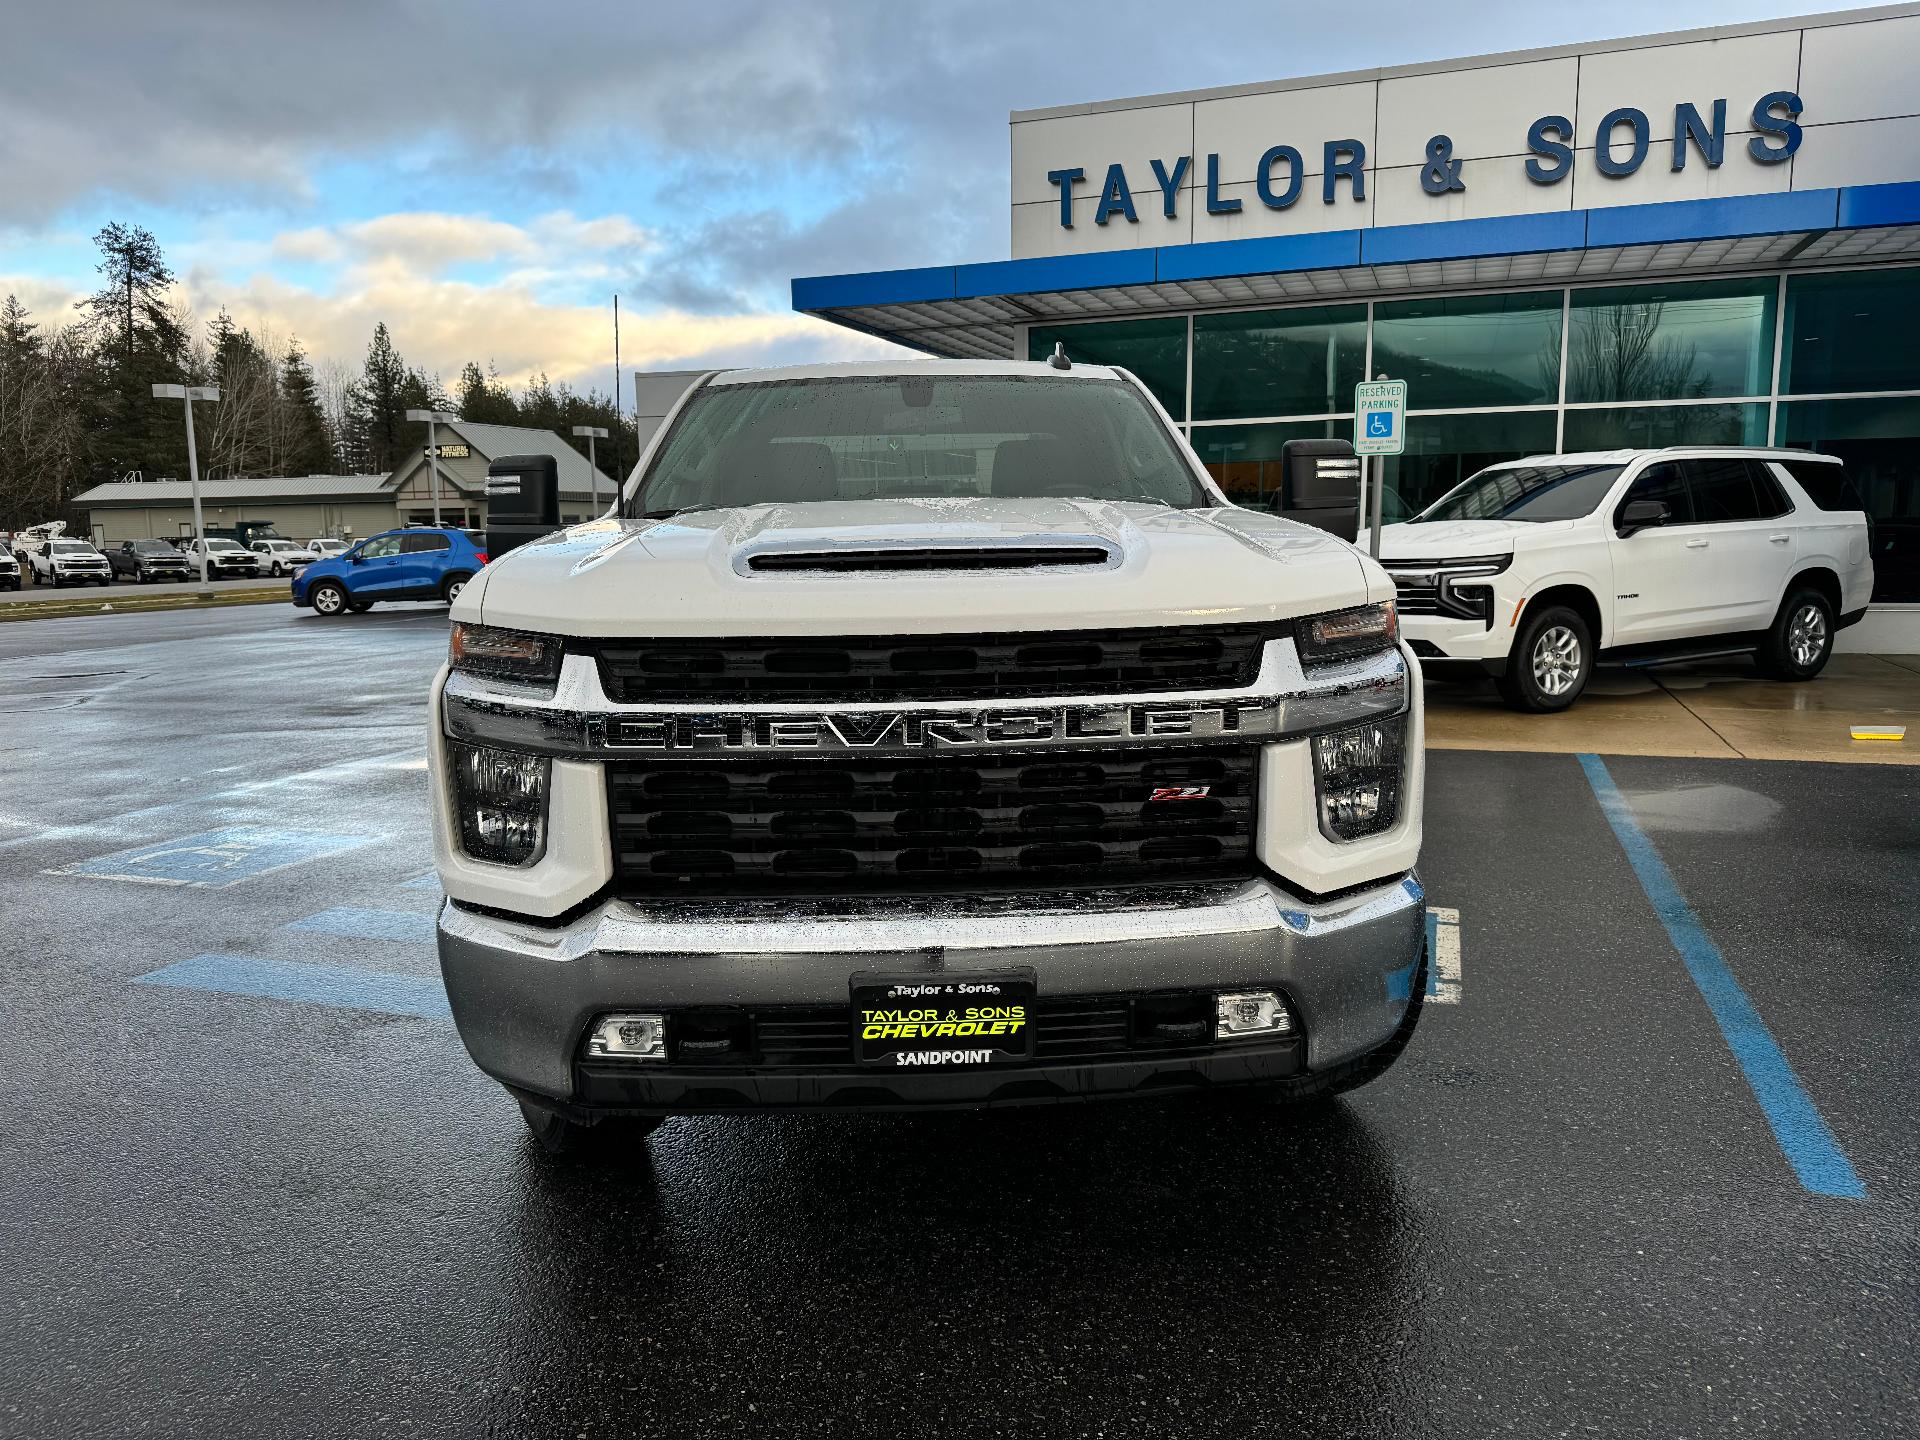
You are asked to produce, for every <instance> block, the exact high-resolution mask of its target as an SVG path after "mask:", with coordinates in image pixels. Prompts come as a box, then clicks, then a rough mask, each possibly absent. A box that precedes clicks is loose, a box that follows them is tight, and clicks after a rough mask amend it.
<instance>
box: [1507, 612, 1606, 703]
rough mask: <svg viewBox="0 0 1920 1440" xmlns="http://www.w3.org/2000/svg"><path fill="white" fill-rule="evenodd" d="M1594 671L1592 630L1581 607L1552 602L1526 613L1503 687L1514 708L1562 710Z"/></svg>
mask: <svg viewBox="0 0 1920 1440" xmlns="http://www.w3.org/2000/svg"><path fill="white" fill-rule="evenodd" d="M1592 674H1593V634H1592V632H1591V631H1590V630H1588V628H1587V622H1586V621H1585V620H1583V619H1582V618H1581V617H1580V614H1579V612H1578V611H1575V610H1571V609H1569V608H1568V607H1567V606H1565V605H1549V606H1547V607H1546V608H1545V609H1544V610H1541V611H1539V612H1538V613H1537V614H1532V615H1529V616H1528V617H1527V621H1526V623H1525V624H1524V625H1522V626H1521V627H1520V634H1519V637H1518V638H1517V639H1516V640H1515V641H1514V645H1513V649H1512V651H1511V652H1510V653H1509V654H1508V656H1507V673H1506V674H1505V675H1503V676H1501V677H1500V693H1501V695H1502V696H1504V697H1505V699H1506V702H1507V704H1509V705H1510V706H1512V707H1513V708H1514V709H1515V710H1530V711H1532V712H1533V713H1535V714H1547V713H1550V712H1552V711H1555V710H1564V709H1566V708H1567V707H1568V706H1569V705H1571V704H1573V702H1574V701H1575V700H1578V699H1579V698H1580V693H1581V692H1582V691H1583V690H1585V689H1586V688H1587V679H1588V677H1589V676H1591V675H1592Z"/></svg>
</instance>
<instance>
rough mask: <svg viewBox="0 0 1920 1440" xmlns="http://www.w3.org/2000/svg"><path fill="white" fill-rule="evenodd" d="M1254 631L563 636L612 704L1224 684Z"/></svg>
mask: <svg viewBox="0 0 1920 1440" xmlns="http://www.w3.org/2000/svg"><path fill="white" fill-rule="evenodd" d="M1264 638H1265V637H1264V632H1263V631H1262V629H1261V627H1259V626H1255V625H1234V626H1218V625H1215V626H1170V627H1164V628H1160V629H1153V630H1080V631H1066V632H1057V633H1056V632H1041V633H1031V634H995V635H894V636H854V637H839V638H826V639H821V638H814V637H811V636H804V635H795V636H789V637H785V638H778V639H762V640H731V639H727V640H700V639H673V640H633V641H624V640H623V641H613V640H601V641H594V642H570V643H571V644H574V645H576V646H578V647H583V648H585V647H590V648H591V649H592V651H593V653H594V654H595V656H596V658H597V660H598V663H599V666H600V682H601V685H602V686H603V688H604V689H605V690H606V692H607V695H608V697H609V698H610V699H612V700H614V701H615V702H617V703H621V704H638V703H644V702H648V701H655V700H697V701H701V702H708V701H711V702H715V703H718V702H722V701H726V700H736V701H761V700H857V699H869V698H870V699H875V700H916V699H982V698H988V697H991V698H994V699H1002V698H1005V697H1007V696H1013V695H1096V694H1107V695H1124V694H1129V693H1131V694H1149V693H1162V692H1167V691H1176V690H1213V689H1233V688H1238V687H1241V686H1245V685H1250V684H1252V683H1253V680H1254V677H1255V676H1256V674H1257V673H1258V672H1259V668H1260V646H1261V641H1262V640H1263V639H1264Z"/></svg>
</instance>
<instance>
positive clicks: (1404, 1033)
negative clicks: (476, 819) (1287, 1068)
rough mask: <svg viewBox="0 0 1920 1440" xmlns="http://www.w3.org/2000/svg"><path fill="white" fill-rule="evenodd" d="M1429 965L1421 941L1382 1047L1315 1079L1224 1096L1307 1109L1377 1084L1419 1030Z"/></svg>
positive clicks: (1268, 1083) (1239, 1089)
mask: <svg viewBox="0 0 1920 1440" xmlns="http://www.w3.org/2000/svg"><path fill="white" fill-rule="evenodd" d="M1430 963H1431V957H1430V956H1429V955H1428V954H1427V947H1426V943H1425V942H1424V941H1422V942H1421V945H1420V959H1419V960H1418V961H1417V962H1416V963H1415V965H1414V967H1413V978H1412V979H1411V980H1410V981H1408V983H1407V1013H1406V1014H1405V1015H1404V1016H1402V1017H1401V1020H1400V1024H1399V1025H1398V1027H1396V1028H1395V1030H1394V1032H1393V1034H1391V1035H1390V1036H1388V1037H1387V1041H1386V1043H1385V1044H1384V1045H1380V1046H1377V1047H1376V1048H1374V1049H1372V1050H1369V1051H1367V1052H1366V1053H1365V1054H1364V1055H1356V1056H1354V1057H1353V1058H1352V1059H1351V1060H1343V1061H1342V1062H1341V1063H1340V1064H1338V1065H1335V1066H1332V1067H1331V1068H1329V1069H1326V1070H1323V1071H1321V1072H1320V1073H1319V1074H1317V1075H1303V1076H1301V1077H1299V1078H1298V1079H1295V1080H1268V1081H1264V1082H1262V1083H1261V1084H1258V1085H1248V1086H1240V1087H1235V1088H1233V1089H1230V1090H1228V1091H1227V1092H1226V1093H1227V1094H1229V1095H1233V1096H1236V1097H1239V1098H1244V1099H1246V1100H1250V1101H1252V1102H1253V1103H1254V1104H1256V1105H1266V1106H1283V1107H1285V1106H1295V1105H1310V1104H1314V1103H1316V1102H1319V1101H1324V1100H1331V1099H1332V1098H1333V1097H1334V1096H1335V1095H1338V1094H1341V1093H1342V1092H1343V1091H1347V1090H1356V1089H1358V1088H1359V1087H1360V1086H1362V1085H1368V1084H1371V1083H1372V1082H1373V1081H1375V1080H1378V1079H1379V1078H1380V1077H1381V1076H1382V1075H1384V1074H1386V1073H1387V1071H1389V1070H1391V1069H1392V1068H1393V1062H1394V1061H1396V1060H1398V1059H1399V1058H1400V1055H1401V1052H1402V1051H1404V1050H1405V1049H1406V1048H1407V1044H1408V1042H1409V1041H1411V1040H1412V1039H1413V1032H1414V1031H1415V1030H1416V1029H1418V1028H1419V1025H1420V1014H1421V1012H1422V1011H1423V1010H1425V1009H1426V1006H1427V966H1428V965H1429V964H1430Z"/></svg>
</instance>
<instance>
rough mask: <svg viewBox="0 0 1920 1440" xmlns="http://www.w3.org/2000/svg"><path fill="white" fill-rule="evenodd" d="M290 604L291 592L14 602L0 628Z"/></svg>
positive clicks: (0, 609) (3, 608)
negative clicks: (21, 623)
mask: <svg viewBox="0 0 1920 1440" xmlns="http://www.w3.org/2000/svg"><path fill="white" fill-rule="evenodd" d="M274 603H280V604H285V603H287V588H286V586H285V585H281V586H277V587H276V588H274V589H272V590H231V591H218V590H214V591H192V592H186V591H182V592H177V593H175V594H172V595H129V596H124V597H117V596H116V597H114V598H110V599H86V600H81V599H78V598H75V599H65V598H62V599H59V600H14V601H8V602H6V603H0V624H5V623H6V622H8V621H10V620H59V619H65V618H68V617H71V616H97V615H108V614H112V615H145V614H151V613H152V612H154V611H156V610H214V609H220V608H223V607H225V606H228V605H269V604H274Z"/></svg>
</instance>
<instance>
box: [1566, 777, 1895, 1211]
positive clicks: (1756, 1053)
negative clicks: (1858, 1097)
mask: <svg viewBox="0 0 1920 1440" xmlns="http://www.w3.org/2000/svg"><path fill="white" fill-rule="evenodd" d="M1580 766H1581V768H1582V769H1583V770H1585V771H1586V773H1587V783H1588V784H1590V785H1591V786H1592V787H1593V793H1594V796H1595V798H1597V799H1598V800H1599V802H1600V809H1601V811H1602V812H1603V813H1604V814H1605V815H1606V817H1607V824H1609V825H1611V826H1612V827H1613V833H1614V836H1615V837H1616V838H1617V839H1618V840H1619V841H1620V848H1621V849H1622V850H1624V851H1626V852H1627V863H1628V864H1629V865H1631V866H1632V867H1633V873H1634V874H1635V875H1636V876H1638V877H1639V879H1640V888H1641V889H1642V890H1644V891H1645V892H1646V895H1647V899H1648V901H1650V902H1651V903H1652V905H1653V910H1654V913H1655V914H1656V915H1658V916H1659V917H1660V923H1661V924H1662V925H1664V926H1665V927H1666V930H1667V938H1668V939H1670V940H1671V941H1672V942H1673V948H1674V949H1675V950H1677V951H1679V952H1680V958H1681V959H1682V960H1683V961H1684V962H1685V963H1686V967H1687V974H1689V975H1690V976H1692V977H1693V983H1694V985H1695V986H1696V987H1697V988H1698V989H1699V991H1700V996H1701V998H1702V999H1703V1000H1705V1001H1706V1002H1707V1009H1708V1010H1710V1011H1712V1012H1713V1018H1714V1021H1715V1023H1717V1024H1718V1025H1719V1027H1720V1034H1721V1036H1722V1038H1724V1039H1725V1040H1726V1042H1727V1048H1728V1049H1729V1050H1731V1051H1732V1052H1733V1058H1734V1059H1735V1060H1736V1061H1738V1062H1739V1064H1740V1069H1741V1071H1742V1073H1743V1074H1745V1075H1746V1077H1747V1084H1748V1085H1749V1086H1750V1087H1751V1088H1752V1090H1753V1096H1754V1099H1756V1100H1757V1101H1759V1102H1760V1109H1761V1111H1762V1112H1763V1113H1764V1114H1765V1115H1766V1117H1767V1124H1768V1125H1770V1126H1771V1127H1772V1128H1773V1138H1774V1140H1775V1141H1776V1142H1778V1144H1779V1146H1780V1150H1781V1153H1783V1154H1784V1155H1785V1156H1786V1157H1787V1163H1788V1164H1790V1165H1792V1166H1793V1170H1794V1173H1795V1174H1796V1175H1798V1176H1799V1177H1800V1183H1801V1185H1802V1186H1804V1187H1805V1188H1806V1189H1808V1190H1810V1191H1812V1192H1813V1193H1814V1194H1816V1195H1838V1196H1842V1197H1844V1198H1847V1199H1853V1200H1861V1199H1865V1198H1866V1194H1867V1187H1866V1186H1865V1185H1863V1184H1862V1183H1861V1182H1860V1177H1859V1176H1858V1175H1857V1174H1856V1173H1855V1172H1854V1168H1853V1164H1852V1162H1850V1161H1849V1160H1848V1159H1847V1157H1846V1154H1845V1153H1844V1152H1843V1151H1842V1150H1841V1149H1840V1142H1839V1141H1838V1140H1836V1139H1835V1138H1834V1134H1833V1131H1832V1130H1831V1129H1829V1128H1828V1126H1827V1122H1826V1121H1825V1120H1824V1119H1822V1118H1821V1116H1820V1112H1819V1110H1818V1109H1816V1108H1815V1106H1814V1103H1813V1099H1812V1097H1811V1096H1809V1095H1808V1094H1807V1092H1806V1090H1805V1089H1804V1088H1803V1087H1802V1086H1801V1084H1800V1080H1799V1077H1798V1076H1796V1075H1795V1074H1794V1073H1793V1066H1792V1065H1791V1064H1790V1063H1789V1062H1788V1060H1787V1057H1786V1054H1785V1053H1784V1052H1783V1051H1782V1050H1781V1049H1780V1046H1779V1044H1778V1043H1777V1042H1776V1041H1775V1040H1774V1038H1773V1034H1772V1032H1771V1031H1769V1030H1768V1029H1767V1025H1766V1022H1765V1021H1764V1020H1762V1019H1761V1018H1760V1012H1759V1011H1757V1010H1755V1009H1754V1008H1753V1002H1752V1001H1751V1000H1749V999H1748V998H1747V992H1746V991H1745V990H1743V989H1741V988H1740V982H1739V981H1738V980H1736V979H1735V978H1734V975H1733V972H1732V971H1731V970H1729V969H1728V968H1727V962H1726V960H1725V959H1723V958H1722V957H1721V954H1720V947H1719V946H1717V945H1715V944H1714V943H1713V937H1712V936H1710V935H1709V934H1707V928H1706V926H1704V925H1703V924H1701V923H1700V917H1699V916H1698V915H1696V914H1695V913H1694V911H1693V907H1692V906H1691V905H1689V904H1688V903H1687V898H1686V896H1685V895H1683V894H1681V893H1680V887H1679V886H1678V885H1677V884H1675V883H1674V879H1673V873H1672V872H1671V871H1669V870H1668V869H1667V863H1666V861H1664V860H1662V859H1661V858H1660V852H1659V850H1657V849H1656V848H1655V847H1654V844H1653V841H1652V840H1650V839H1648V838H1647V834H1646V832H1645V831H1644V830H1642V829H1641V828H1640V824H1639V822H1638V821H1637V820H1635V819H1634V818H1633V810H1632V807H1631V806H1629V805H1628V804H1627V801H1626V797H1624V796H1623V795H1621V793H1620V790H1619V787H1618V786H1616V785H1615V784H1614V783H1613V776H1612V775H1610V774H1609V773H1608V772H1607V767H1606V765H1605V764H1603V763H1602V762H1601V759H1600V757H1599V756H1598V755H1582V756H1581V757H1580Z"/></svg>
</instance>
